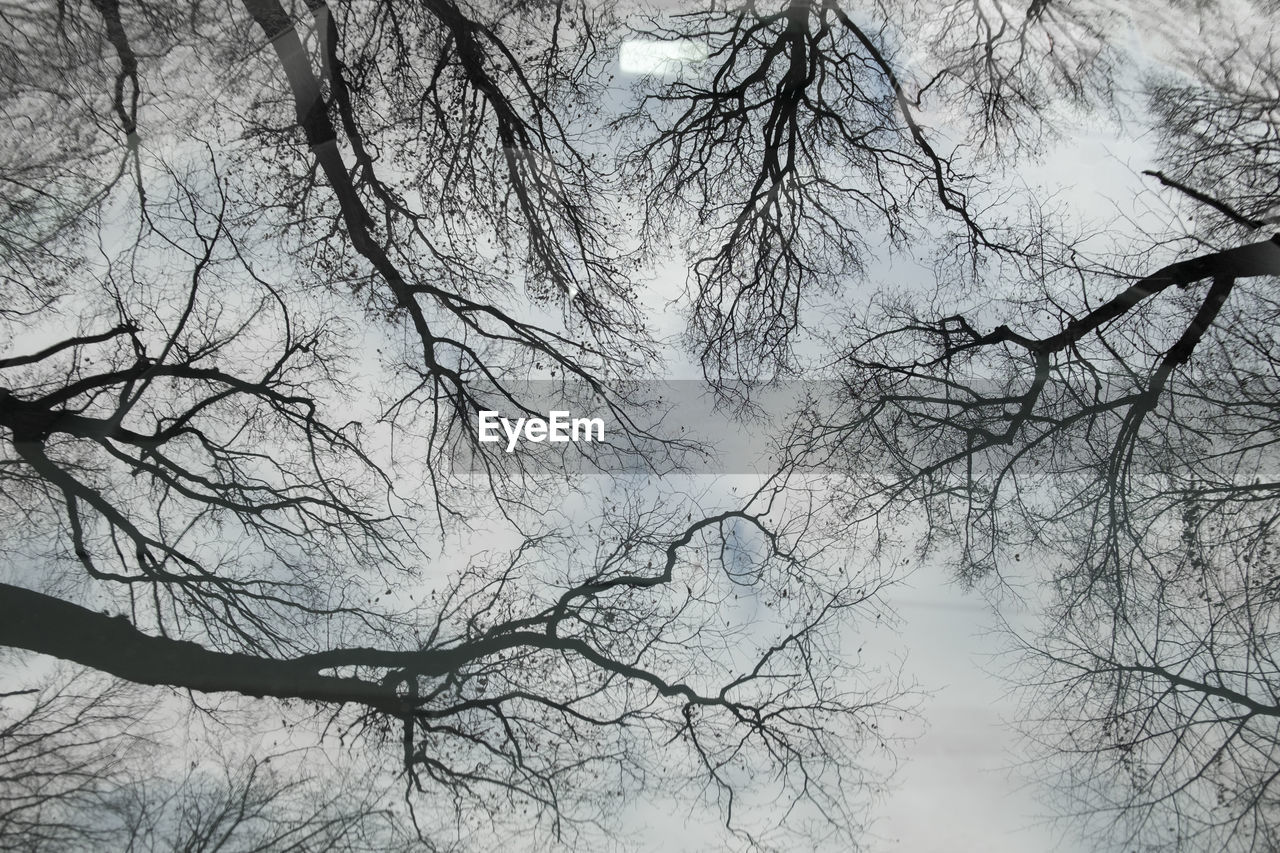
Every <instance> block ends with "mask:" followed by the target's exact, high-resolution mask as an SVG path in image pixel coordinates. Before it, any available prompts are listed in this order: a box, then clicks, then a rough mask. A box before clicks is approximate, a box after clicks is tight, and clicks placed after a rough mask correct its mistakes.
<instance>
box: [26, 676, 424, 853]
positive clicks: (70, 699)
mask: <svg viewBox="0 0 1280 853" xmlns="http://www.w3.org/2000/svg"><path fill="white" fill-rule="evenodd" d="M101 681H102V679H97V680H96V681H95V680H94V679H91V678H86V676H85V675H84V674H83V673H78V674H76V676H72V677H68V675H66V674H60V675H58V676H55V678H54V679H53V680H52V681H51V682H50V683H48V684H46V685H45V686H44V687H42V688H32V689H29V690H24V691H20V692H16V693H11V694H9V695H7V696H5V697H4V700H5V702H4V704H5V707H4V711H5V716H4V718H3V719H4V727H3V730H0V768H2V769H0V802H3V803H4V811H3V814H0V849H4V850H23V851H32V853H38V851H55V850H57V851H74V850H103V849H110V850H143V851H145V850H210V851H212V850H224V851H250V850H291V851H305V850H315V851H327V850H342V851H351V853H355V851H374V850H378V851H382V850H398V849H404V850H408V849H412V848H411V846H410V841H411V836H410V835H409V834H408V833H406V832H405V831H404V827H402V826H400V825H399V824H398V823H397V822H396V821H394V820H393V819H392V816H393V811H392V810H391V809H390V808H387V807H386V806H385V805H382V806H380V805H379V804H378V802H377V796H376V793H377V792H376V788H370V787H369V786H368V784H367V780H364V781H365V784H364V785H363V786H355V785H352V783H351V780H344V779H341V778H339V777H337V776H336V774H333V773H331V772H329V771H325V772H323V773H317V772H316V771H315V769H314V768H313V767H311V766H310V765H308V764H306V763H303V762H305V756H302V758H303V762H300V761H299V760H298V759H299V758H300V756H298V755H288V754H278V755H273V756H270V757H252V758H249V759H245V760H243V761H237V760H233V759H229V758H225V757H224V758H216V760H214V761H212V762H211V761H210V760H208V759H205V758H201V759H196V760H191V761H190V767H188V756H187V755H182V756H181V757H180V758H179V759H175V760H170V761H167V762H166V761H164V760H157V759H162V757H163V755H164V747H165V746H168V747H169V748H172V747H173V746H174V744H173V743H172V742H169V743H167V744H166V740H168V741H171V740H172V734H171V733H168V734H167V733H165V732H164V731H163V726H162V724H161V720H160V719H159V717H160V715H159V714H157V713H155V710H154V707H153V706H150V705H149V704H148V700H149V699H152V698H154V691H152V692H151V693H150V694H148V693H147V692H146V691H142V690H139V689H138V688H136V687H132V686H130V685H126V684H124V683H122V682H110V683H108V684H107V686H105V687H101V686H98V682H101ZM139 705H142V706H143V707H142V708H141V709H140V708H139ZM166 764H167V765H168V767H169V768H170V769H168V770H166V768H165V765H166ZM300 764H301V767H300V766H299V765H300ZM211 767H214V768H216V769H211ZM277 768H279V769H277ZM285 768H290V769H285ZM308 772H309V773H310V774H311V777H310V778H308V776H307V775H306V774H307V773H308ZM414 846H415V847H416V846H417V845H416V842H415V844H414Z"/></svg>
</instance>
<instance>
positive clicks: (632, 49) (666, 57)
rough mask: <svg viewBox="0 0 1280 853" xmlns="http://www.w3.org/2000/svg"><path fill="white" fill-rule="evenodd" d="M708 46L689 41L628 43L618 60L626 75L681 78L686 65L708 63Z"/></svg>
mask: <svg viewBox="0 0 1280 853" xmlns="http://www.w3.org/2000/svg"><path fill="white" fill-rule="evenodd" d="M707 54H708V51H707V46H706V45H705V44H700V43H699V42H696V41H690V40H689V39H674V40H671V41H650V40H646V39H627V40H626V41H624V42H623V43H622V53H621V55H620V56H619V57H618V60H619V64H620V65H621V66H622V71H623V73H624V74H658V75H661V76H664V77H665V76H668V75H675V74H679V73H680V72H681V70H683V69H684V67H685V65H686V64H695V63H699V62H706V60H707Z"/></svg>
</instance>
